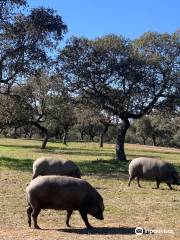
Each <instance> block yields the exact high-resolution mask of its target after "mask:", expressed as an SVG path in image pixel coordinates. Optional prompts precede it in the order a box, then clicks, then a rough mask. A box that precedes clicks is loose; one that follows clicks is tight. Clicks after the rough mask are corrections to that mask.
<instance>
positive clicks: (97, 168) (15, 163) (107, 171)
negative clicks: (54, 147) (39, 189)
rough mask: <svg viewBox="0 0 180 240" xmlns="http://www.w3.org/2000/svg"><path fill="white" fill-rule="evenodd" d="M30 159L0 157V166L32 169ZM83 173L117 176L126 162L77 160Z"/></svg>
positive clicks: (13, 168)
mask: <svg viewBox="0 0 180 240" xmlns="http://www.w3.org/2000/svg"><path fill="white" fill-rule="evenodd" d="M32 164H33V160H32V159H17V158H10V157H0V167H7V168H9V169H12V170H18V171H27V172H31V171H32ZM77 165H78V166H79V167H80V169H81V171H82V173H83V175H94V174H95V175H97V176H101V177H117V175H119V174H121V173H122V174H124V175H125V174H126V173H127V169H128V162H117V161H115V160H101V159H100V160H96V161H84V162H77Z"/></svg>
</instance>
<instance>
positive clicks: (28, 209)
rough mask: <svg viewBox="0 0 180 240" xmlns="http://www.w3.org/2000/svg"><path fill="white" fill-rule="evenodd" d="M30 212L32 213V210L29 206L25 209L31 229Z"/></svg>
mask: <svg viewBox="0 0 180 240" xmlns="http://www.w3.org/2000/svg"><path fill="white" fill-rule="evenodd" d="M32 211H33V209H32V207H31V206H29V207H27V216H28V224H29V227H31V214H32Z"/></svg>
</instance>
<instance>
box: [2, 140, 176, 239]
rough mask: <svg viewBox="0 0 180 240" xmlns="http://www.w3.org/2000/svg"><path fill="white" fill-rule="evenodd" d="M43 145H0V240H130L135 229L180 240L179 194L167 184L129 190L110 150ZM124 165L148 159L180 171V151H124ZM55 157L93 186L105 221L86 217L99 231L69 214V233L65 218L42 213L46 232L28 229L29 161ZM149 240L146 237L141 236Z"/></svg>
mask: <svg viewBox="0 0 180 240" xmlns="http://www.w3.org/2000/svg"><path fill="white" fill-rule="evenodd" d="M40 146H41V141H39V140H25V139H21V140H20V139H18V140H17V139H0V204H1V208H0V216H1V218H0V229H1V230H0V239H6V240H9V239H10V240H11V239H18V240H20V239H28V240H29V239H38V240H40V239H45V240H46V239H48V240H49V239H70V238H75V239H96V238H97V239H109V238H112V239H121V238H122V239H134V238H136V236H135V235H134V229H135V227H137V226H142V227H144V228H147V229H153V228H154V229H172V230H173V231H174V234H154V235H152V236H151V235H149V236H148V239H151V238H152V239H168V240H169V239H179V238H180V231H179V226H180V218H179V216H180V191H179V190H180V188H179V187H177V186H176V187H174V190H173V191H170V190H168V187H167V186H166V185H165V184H161V185H160V189H159V190H157V189H154V187H155V182H149V181H148V182H145V181H141V185H142V186H143V187H142V188H141V189H139V188H137V184H136V182H135V181H133V182H132V185H131V187H130V188H129V187H127V180H128V161H127V162H122V163H121V162H117V161H116V160H115V154H114V145H113V144H105V146H104V148H99V146H98V144H96V143H68V145H67V146H65V145H63V144H62V143H59V142H53V141H52V142H49V143H48V146H47V149H45V150H41V149H40ZM126 153H127V158H128V160H131V159H133V158H135V157H138V156H151V157H156V158H160V159H162V160H165V159H166V160H169V161H170V162H172V163H173V164H174V165H175V167H176V168H177V169H178V171H180V150H177V149H170V148H154V147H150V146H141V145H130V144H127V145H126ZM44 155H46V156H56V157H62V158H64V159H71V160H73V161H75V162H76V163H77V164H78V166H79V167H80V168H81V171H82V172H83V174H84V175H83V178H84V179H86V180H87V181H89V182H90V183H91V184H92V185H93V186H95V187H96V188H97V189H98V191H99V192H100V193H101V194H102V196H103V198H104V202H105V206H106V209H105V219H104V221H98V220H96V219H94V218H92V217H90V222H91V223H92V225H94V226H96V227H97V228H96V229H95V230H93V231H91V232H88V231H87V230H85V229H84V224H83V222H82V220H81V218H80V216H79V215H78V213H75V214H73V217H72V220H71V225H72V226H73V227H72V228H71V229H67V228H66V227H65V223H64V222H65V212H61V211H52V210H46V211H42V213H41V214H40V217H39V225H40V226H42V228H44V229H49V230H44V231H37V230H33V229H29V228H28V226H27V219H26V198H25V188H26V184H27V183H28V182H29V181H30V179H31V176H32V164H33V161H34V160H35V159H36V158H38V157H40V156H44ZM141 239H147V236H146V235H144V236H141Z"/></svg>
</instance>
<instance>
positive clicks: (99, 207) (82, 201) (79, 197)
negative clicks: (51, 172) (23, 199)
mask: <svg viewBox="0 0 180 240" xmlns="http://www.w3.org/2000/svg"><path fill="white" fill-rule="evenodd" d="M26 196H27V202H28V208H27V215H28V224H29V226H30V227H31V216H32V218H33V222H34V228H37V229H40V227H39V226H38V224H37V217H38V215H39V213H40V211H41V209H56V210H66V211H67V220H66V225H67V226H68V227H70V225H69V219H70V217H71V214H72V213H73V211H74V210H78V211H79V213H80V215H81V217H82V219H83V221H84V223H85V224H86V226H87V228H91V227H92V226H91V225H90V224H89V222H88V218H87V214H90V215H92V216H93V217H95V218H97V219H100V220H103V219H104V218H103V211H104V204H103V199H102V197H101V195H100V194H99V193H98V192H97V190H96V189H95V188H93V187H92V186H91V185H90V184H89V183H88V182H86V181H85V180H82V179H78V178H73V177H67V176H39V177H37V178H36V179H34V180H32V181H31V182H30V184H29V186H28V187H27V188H26Z"/></svg>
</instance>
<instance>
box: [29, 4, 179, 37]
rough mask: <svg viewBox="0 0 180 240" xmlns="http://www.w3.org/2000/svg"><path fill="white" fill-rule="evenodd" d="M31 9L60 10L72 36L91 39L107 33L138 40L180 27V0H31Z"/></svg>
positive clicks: (67, 35)
mask: <svg viewBox="0 0 180 240" xmlns="http://www.w3.org/2000/svg"><path fill="white" fill-rule="evenodd" d="M27 1H28V3H29V5H30V6H31V7H37V6H44V7H50V8H53V9H55V10H57V12H58V14H59V15H61V17H62V19H63V21H64V22H65V23H66V24H67V26H68V33H67V34H66V35H65V40H66V39H68V38H69V37H70V36H79V37H81V36H83V37H87V38H89V39H94V38H96V37H101V36H104V35H107V34H111V33H113V34H117V35H123V36H124V37H127V38H130V39H135V38H137V37H140V36H141V35H142V34H143V33H144V32H147V31H158V32H161V33H163V32H169V33H172V32H174V31H176V30H177V29H179V28H180V0H27Z"/></svg>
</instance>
